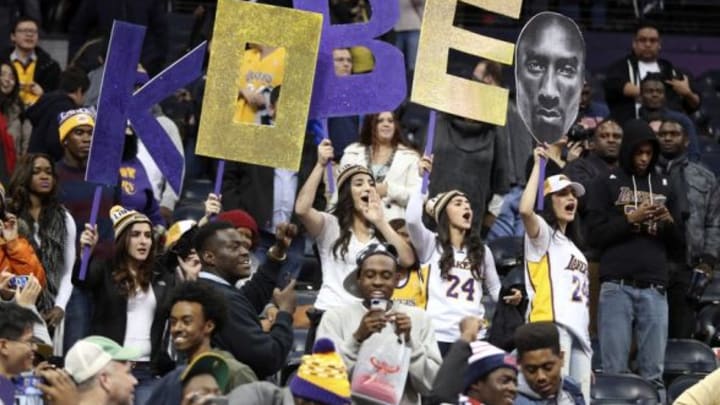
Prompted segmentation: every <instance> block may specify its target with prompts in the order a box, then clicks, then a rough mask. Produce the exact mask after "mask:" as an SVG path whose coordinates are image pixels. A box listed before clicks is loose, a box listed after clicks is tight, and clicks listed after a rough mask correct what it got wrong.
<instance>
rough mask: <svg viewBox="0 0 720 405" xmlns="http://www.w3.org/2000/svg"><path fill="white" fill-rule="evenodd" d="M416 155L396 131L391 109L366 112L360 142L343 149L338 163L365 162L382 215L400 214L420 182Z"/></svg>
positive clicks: (396, 216)
mask: <svg viewBox="0 0 720 405" xmlns="http://www.w3.org/2000/svg"><path fill="white" fill-rule="evenodd" d="M419 160H420V155H419V154H418V153H417V151H415V150H414V149H413V148H412V146H410V144H409V143H407V141H405V139H404V138H403V136H402V134H401V133H400V125H399V122H398V120H397V118H396V116H395V114H394V113H393V112H392V111H384V112H381V113H378V114H369V115H366V116H365V119H364V120H363V126H362V130H361V131H360V142H355V143H353V144H350V145H349V146H348V147H347V148H345V151H344V152H343V157H342V159H341V160H340V167H344V166H347V165H360V166H365V167H366V168H368V170H370V172H371V173H372V175H373V177H374V178H375V182H376V184H375V189H376V190H377V193H378V196H379V197H380V199H382V202H383V208H384V210H385V217H387V218H389V219H396V218H403V217H404V216H405V207H406V206H407V202H408V199H409V198H410V194H411V193H412V192H413V191H414V190H415V189H416V188H417V186H418V185H419V184H420V176H418V161H419Z"/></svg>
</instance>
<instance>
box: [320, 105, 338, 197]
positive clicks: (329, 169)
mask: <svg viewBox="0 0 720 405" xmlns="http://www.w3.org/2000/svg"><path fill="white" fill-rule="evenodd" d="M322 129H323V139H328V138H329V137H330V131H328V120H327V119H324V120H322ZM325 175H326V176H327V182H328V184H327V189H328V193H330V194H333V193H335V176H334V175H333V164H332V161H330V162H328V164H327V166H326V167H325Z"/></svg>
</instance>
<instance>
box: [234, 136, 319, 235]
mask: <svg viewBox="0 0 720 405" xmlns="http://www.w3.org/2000/svg"><path fill="white" fill-rule="evenodd" d="M316 163H317V145H315V142H314V137H313V135H312V134H307V135H306V136H305V143H304V145H303V152H302V159H301V160H300V170H299V171H298V176H297V190H295V193H296V195H297V192H298V191H299V190H300V188H301V187H302V186H303V184H305V180H307V178H308V177H309V176H310V173H311V172H312V169H313V167H314V166H315V164H316ZM274 179H275V169H274V168H272V167H267V166H260V165H254V164H250V163H240V162H228V163H227V166H225V174H224V175H223V187H222V200H223V209H225V210H232V209H237V208H240V209H243V210H245V211H247V212H248V213H249V214H250V215H252V217H253V218H254V219H255V221H256V222H257V224H258V226H259V227H260V229H268V228H270V227H271V226H272V219H273V196H274V192H275V188H274ZM313 207H314V208H316V209H318V210H321V211H322V210H324V208H325V201H324V198H323V194H322V187H318V191H317V193H316V194H315V202H314V203H313ZM291 220H292V222H293V223H294V224H296V225H298V224H299V221H298V220H297V217H296V216H295V214H294V213H293V216H292V219H291Z"/></svg>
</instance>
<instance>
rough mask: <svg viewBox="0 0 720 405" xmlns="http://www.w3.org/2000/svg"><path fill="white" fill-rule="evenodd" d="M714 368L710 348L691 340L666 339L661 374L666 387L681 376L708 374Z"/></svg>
mask: <svg viewBox="0 0 720 405" xmlns="http://www.w3.org/2000/svg"><path fill="white" fill-rule="evenodd" d="M716 368H717V359H716V357H715V352H713V350H712V349H711V348H710V346H708V345H706V344H705V343H703V342H700V341H698V340H693V339H668V342H667V347H666V349H665V372H664V373H663V379H664V380H665V384H666V385H667V384H668V383H670V382H671V381H673V380H674V379H676V378H677V377H679V376H681V375H684V374H690V373H708V374H709V373H711V372H713V371H714V370H715V369H716Z"/></svg>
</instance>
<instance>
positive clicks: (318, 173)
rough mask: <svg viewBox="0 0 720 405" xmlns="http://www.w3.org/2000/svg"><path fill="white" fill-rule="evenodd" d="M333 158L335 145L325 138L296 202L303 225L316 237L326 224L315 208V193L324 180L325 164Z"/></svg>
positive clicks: (319, 146) (297, 211)
mask: <svg viewBox="0 0 720 405" xmlns="http://www.w3.org/2000/svg"><path fill="white" fill-rule="evenodd" d="M332 158H333V147H332V143H331V142H330V140H329V139H324V140H323V141H322V142H320V145H318V161H317V163H316V164H315V167H314V168H313V170H312V172H310V176H308V179H307V180H306V181H305V184H303V186H302V188H301V189H300V192H299V193H298V196H297V201H296V202H295V214H297V216H298V218H300V222H302V224H303V226H305V229H306V230H307V232H308V234H309V235H310V236H311V237H313V238H314V237H316V236H318V235H319V234H320V232H321V231H322V228H323V226H324V220H323V216H322V215H321V214H320V212H319V211H318V210H316V209H315V208H313V201H315V193H316V192H317V189H318V187H320V182H321V181H322V177H323V173H324V171H325V166H326V165H327V163H328V161H330V159H332Z"/></svg>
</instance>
